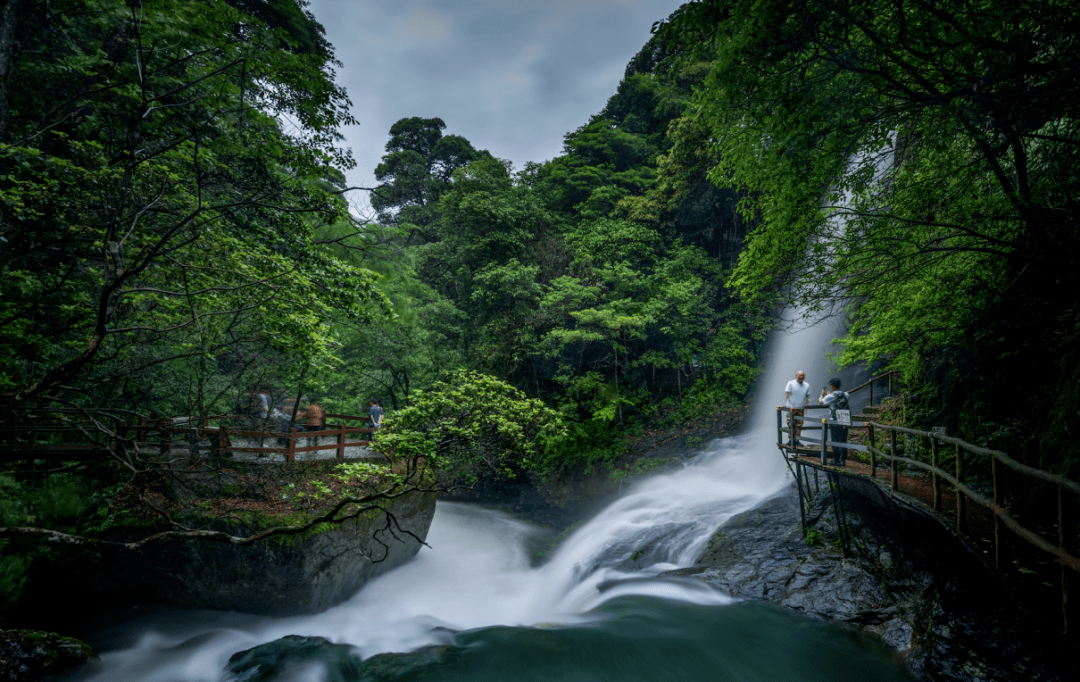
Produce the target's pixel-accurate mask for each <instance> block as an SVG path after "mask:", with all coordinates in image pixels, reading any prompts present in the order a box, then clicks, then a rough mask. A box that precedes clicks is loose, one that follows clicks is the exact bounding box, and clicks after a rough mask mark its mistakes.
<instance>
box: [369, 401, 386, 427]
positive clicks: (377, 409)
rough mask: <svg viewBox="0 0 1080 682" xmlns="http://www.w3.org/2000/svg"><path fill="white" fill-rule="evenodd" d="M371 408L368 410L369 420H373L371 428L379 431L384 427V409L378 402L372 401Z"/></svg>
mask: <svg viewBox="0 0 1080 682" xmlns="http://www.w3.org/2000/svg"><path fill="white" fill-rule="evenodd" d="M370 402H371V407H369V408H368V418H369V419H370V420H371V428H373V429H377V428H379V427H380V426H382V418H383V409H382V405H380V404H379V401H378V400H375V399H374V398H372V399H371V401H370Z"/></svg>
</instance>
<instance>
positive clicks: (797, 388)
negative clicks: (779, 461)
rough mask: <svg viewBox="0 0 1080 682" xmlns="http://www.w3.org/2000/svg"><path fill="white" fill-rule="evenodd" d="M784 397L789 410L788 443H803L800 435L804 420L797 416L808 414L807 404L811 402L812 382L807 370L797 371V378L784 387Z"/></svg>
mask: <svg viewBox="0 0 1080 682" xmlns="http://www.w3.org/2000/svg"><path fill="white" fill-rule="evenodd" d="M784 397H785V398H786V399H787V406H788V408H789V411H788V429H789V431H788V444H789V445H802V443H800V442H799V436H801V435H802V421H799V420H797V419H795V417H802V416H804V415H805V414H806V406H807V405H809V404H810V383H809V382H808V381H807V380H806V372H804V371H802V370H799V371H798V372H795V378H794V379H793V380H791V381H789V382H787V386H786V387H785V388H784Z"/></svg>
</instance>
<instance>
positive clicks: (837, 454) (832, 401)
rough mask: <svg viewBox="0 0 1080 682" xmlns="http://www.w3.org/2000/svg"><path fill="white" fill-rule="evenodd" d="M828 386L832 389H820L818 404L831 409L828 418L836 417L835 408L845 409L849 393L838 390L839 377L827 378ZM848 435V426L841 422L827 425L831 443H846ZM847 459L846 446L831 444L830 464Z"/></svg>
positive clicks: (841, 464)
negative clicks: (831, 457) (831, 456)
mask: <svg viewBox="0 0 1080 682" xmlns="http://www.w3.org/2000/svg"><path fill="white" fill-rule="evenodd" d="M829 388H831V389H832V391H826V390H825V389H824V388H823V389H821V396H820V397H818V404H819V405H828V406H830V407H831V408H832V409H831V410H829V419H836V411H837V410H847V409H849V407H848V398H850V395H849V394H848V393H846V392H845V391H841V390H840V379H838V378H833V379H829ZM847 436H848V427H846V426H844V425H843V424H830V425H829V440H831V441H832V442H833V443H846V442H847ZM846 461H847V448H845V447H838V446H836V445H834V446H833V459H832V461H831V462H830V464H834V465H836V466H844V462H846Z"/></svg>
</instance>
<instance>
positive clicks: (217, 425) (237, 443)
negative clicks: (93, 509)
mask: <svg viewBox="0 0 1080 682" xmlns="http://www.w3.org/2000/svg"><path fill="white" fill-rule="evenodd" d="M110 417H111V418H110ZM326 418H327V420H328V423H327V424H326V425H325V426H323V427H322V428H321V429H320V430H318V431H301V430H298V428H299V427H294V428H293V429H292V430H291V431H290V432H289V433H283V432H280V431H271V430H265V429H258V428H250V427H252V426H262V424H260V423H258V422H256V423H254V424H253V421H255V420H253V419H252V418H251V417H243V416H239V415H228V414H225V415H211V416H207V417H196V418H191V417H172V418H165V419H156V420H149V419H146V418H139V419H138V420H137V421H133V423H129V422H128V421H127V420H125V419H117V418H116V415H115V414H109V413H104V412H103V411H84V410H72V409H57V410H50V411H48V412H45V411H36V412H33V413H28V414H27V415H25V417H24V418H22V419H20V420H19V421H18V422H17V423H14V424H13V423H11V422H8V423H7V424H2V425H0V459H2V460H5V461H13V460H15V461H17V460H39V459H40V460H79V459H94V458H104V457H109V456H121V457H127V456H133V455H146V456H151V457H162V456H169V455H170V454H177V455H178V454H180V453H181V452H183V453H185V454H187V455H189V456H191V455H203V456H208V457H218V458H228V459H233V460H238V461H250V462H264V463H274V462H312V461H323V460H337V461H342V462H344V461H349V460H364V459H373V458H376V457H379V456H380V455H378V454H377V453H376V452H375V451H373V450H372V449H371V434H372V433H373V432H374V431H375V429H373V428H371V427H369V426H358V425H357V424H366V423H368V422H369V419H368V416H367V415H350V414H327V415H326ZM347 422H351V423H352V424H349V423H347ZM281 441H285V442H284V443H282V442H281Z"/></svg>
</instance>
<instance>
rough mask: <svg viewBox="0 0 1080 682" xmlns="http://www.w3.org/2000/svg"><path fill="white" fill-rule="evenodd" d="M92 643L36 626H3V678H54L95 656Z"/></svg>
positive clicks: (0, 635)
mask: <svg viewBox="0 0 1080 682" xmlns="http://www.w3.org/2000/svg"><path fill="white" fill-rule="evenodd" d="M96 659H97V654H96V653H94V650H93V649H92V648H90V645H88V644H86V643H85V642H81V641H79V640H77V639H73V638H71V637H61V636H60V635H57V634H55V633H52V632H39V631H37V630H0V680H3V681H4V682H22V681H23V680H26V681H27V682H29V681H30V680H51V679H55V678H57V677H59V676H61V675H64V674H66V673H68V672H70V671H71V670H74V669H75V668H78V667H79V666H81V665H84V664H86V663H89V662H90V661H93V660H96Z"/></svg>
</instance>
